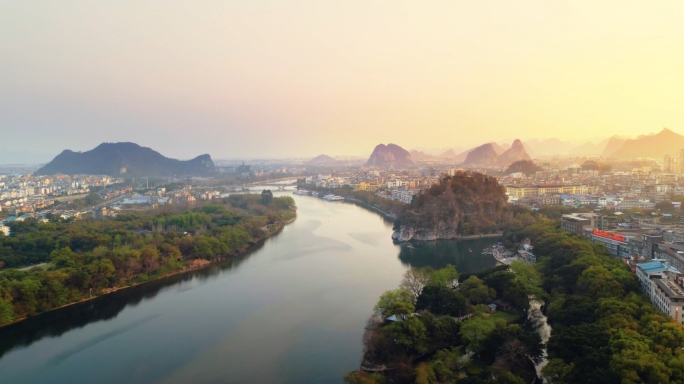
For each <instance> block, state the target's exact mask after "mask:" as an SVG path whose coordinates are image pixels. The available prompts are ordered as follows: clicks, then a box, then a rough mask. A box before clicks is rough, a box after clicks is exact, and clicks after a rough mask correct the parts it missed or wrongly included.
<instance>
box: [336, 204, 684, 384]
mask: <svg viewBox="0 0 684 384" xmlns="http://www.w3.org/2000/svg"><path fill="white" fill-rule="evenodd" d="M528 213H529V214H530V215H531V217H532V218H534V219H535V220H536V221H537V223H536V224H532V225H529V226H527V227H525V228H523V229H517V230H510V231H507V233H506V236H505V237H504V244H505V245H506V246H507V247H508V248H510V249H515V248H514V246H515V244H517V243H520V242H522V241H524V240H526V239H529V240H530V241H531V243H532V245H533V246H534V253H535V254H536V256H537V264H526V263H525V262H524V261H521V260H517V261H514V262H513V263H512V264H511V266H510V270H509V267H507V266H499V267H495V268H492V269H489V270H485V271H481V272H478V273H476V274H474V275H471V276H467V278H466V276H461V277H460V278H459V281H460V282H461V284H460V286H459V287H457V289H454V288H453V287H452V285H451V284H449V281H450V279H453V277H454V276H457V273H456V272H457V271H456V270H455V269H453V268H451V269H446V270H440V271H429V270H424V269H423V270H415V269H413V270H410V271H408V272H407V273H406V275H405V278H404V280H403V281H402V284H401V286H400V287H399V289H396V290H393V291H388V292H385V293H384V294H383V295H382V296H381V297H380V300H379V301H378V304H377V305H376V307H375V315H374V316H373V317H371V319H369V321H368V323H367V324H366V328H365V329H366V334H365V335H364V347H365V348H364V358H363V362H362V366H363V367H365V369H368V368H369V367H370V368H372V369H375V370H376V371H381V372H372V373H371V372H368V371H365V370H360V371H356V372H352V373H350V374H348V375H347V376H345V381H346V382H347V383H349V384H388V383H395V384H413V383H431V384H437V383H456V384H495V383H497V384H501V383H506V384H524V383H531V382H540V381H533V380H535V376H536V372H535V369H534V367H532V362H534V363H541V362H542V361H543V360H544V356H543V353H542V352H543V350H544V348H546V351H547V353H548V358H549V359H548V364H547V365H546V366H545V367H544V368H543V369H542V376H543V378H544V379H545V382H547V383H552V384H576V383H582V384H637V383H653V384H656V383H658V384H660V383H663V384H665V383H672V384H681V383H684V350H682V348H683V347H684V327H683V326H682V325H681V324H678V323H677V322H676V321H675V320H674V319H672V318H671V317H669V316H668V315H666V314H663V313H661V312H659V311H657V310H656V309H655V308H654V307H653V305H652V304H651V303H650V302H649V300H648V297H646V296H645V295H644V294H643V293H642V292H641V290H640V288H639V281H638V279H637V277H636V276H635V275H634V274H633V273H632V272H631V270H630V269H629V267H628V266H627V265H626V264H625V263H623V262H622V261H621V260H620V259H619V258H616V257H613V256H612V255H611V254H610V252H608V250H607V249H606V248H605V246H604V245H603V244H600V243H592V242H591V241H590V240H589V239H588V238H586V237H584V236H580V235H575V234H570V233H567V232H563V231H561V230H560V229H559V226H558V222H557V221H551V220H548V219H546V218H544V217H543V215H541V214H539V213H535V212H528ZM482 257H487V255H482ZM445 276H446V278H445ZM494 298H499V299H503V300H505V301H506V304H510V305H511V306H512V308H511V309H505V308H501V306H500V305H503V303H502V302H501V301H499V303H500V305H497V309H496V311H495V312H494V311H492V310H491V309H490V308H489V307H488V306H486V305H485V304H488V303H491V302H492V300H494ZM530 298H532V299H535V300H541V301H544V302H545V303H546V305H545V306H544V307H543V309H544V311H545V314H546V316H548V324H549V325H550V326H551V328H552V329H551V334H550V338H549V339H548V341H547V342H546V343H544V342H543V340H542V339H541V337H540V335H539V334H538V333H537V332H536V331H535V329H534V328H533V327H529V326H526V324H525V322H524V319H525V317H526V314H527V313H529V312H530V308H531V306H530ZM392 315H394V318H391V319H389V320H388V317H390V316H392ZM393 319H396V321H392V320H393Z"/></svg>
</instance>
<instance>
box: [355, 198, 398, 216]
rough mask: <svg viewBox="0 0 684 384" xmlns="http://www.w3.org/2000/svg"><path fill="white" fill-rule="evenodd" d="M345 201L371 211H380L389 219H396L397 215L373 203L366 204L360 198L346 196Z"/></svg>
mask: <svg viewBox="0 0 684 384" xmlns="http://www.w3.org/2000/svg"><path fill="white" fill-rule="evenodd" d="M345 201H349V202H351V203H352V204H354V205H358V206H359V207H362V208H366V209H369V210H371V211H375V212H377V213H380V214H381V215H382V216H384V217H385V218H387V219H390V220H396V218H397V216H396V215H394V214H391V213H389V212H385V211H383V210H382V209H380V208H378V207H376V206H373V205H371V204H368V203H366V202H364V201H361V200H357V199H355V198H353V197H347V198H346V199H345Z"/></svg>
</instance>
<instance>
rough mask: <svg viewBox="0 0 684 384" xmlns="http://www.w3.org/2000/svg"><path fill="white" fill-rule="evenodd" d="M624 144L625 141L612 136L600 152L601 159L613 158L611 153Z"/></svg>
mask: <svg viewBox="0 0 684 384" xmlns="http://www.w3.org/2000/svg"><path fill="white" fill-rule="evenodd" d="M623 144H625V139H623V138H621V137H619V136H613V137H611V138H610V139H608V143H607V144H606V147H605V148H604V149H603V152H601V157H611V156H613V153H615V152H616V151H617V150H618V149H620V147H622V145H623Z"/></svg>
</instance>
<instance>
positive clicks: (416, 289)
mask: <svg viewBox="0 0 684 384" xmlns="http://www.w3.org/2000/svg"><path fill="white" fill-rule="evenodd" d="M431 277H432V270H431V269H429V268H420V269H419V268H411V269H409V270H408V271H406V273H404V278H403V279H402V280H401V285H400V287H402V288H404V289H406V290H407V291H409V292H411V294H412V295H413V297H414V299H413V303H414V304H415V302H416V300H418V296H420V294H421V293H422V292H423V288H425V286H426V285H428V283H429V282H430V278H431Z"/></svg>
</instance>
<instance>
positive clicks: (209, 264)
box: [0, 213, 297, 329]
mask: <svg viewBox="0 0 684 384" xmlns="http://www.w3.org/2000/svg"><path fill="white" fill-rule="evenodd" d="M296 219H297V215H296V213H295V216H294V217H293V218H292V219H290V220H287V221H285V222H283V223H281V224H279V225H277V226H276V227H275V228H274V229H273V230H271V231H269V232H268V233H267V234H266V235H265V236H264V237H262V238H260V239H258V240H256V241H255V242H254V243H253V244H250V245H247V246H245V247H243V248H241V249H240V250H239V251H237V252H236V253H235V254H234V255H231V256H221V257H217V258H215V259H213V260H211V261H210V260H205V259H193V260H204V261H206V263H201V264H198V266H197V267H190V266H186V267H185V268H183V269H179V270H177V271H173V272H169V273H165V274H162V275H159V276H154V277H152V278H150V279H147V280H145V281H139V282H135V283H131V284H128V285H124V286H121V287H114V288H107V289H104V290H102V291H99V292H96V293H95V294H94V295H93V296H91V297H87V298H85V299H81V300H78V301H74V302H71V303H68V304H64V305H62V306H59V307H55V308H52V309H50V310H47V311H45V312H41V313H39V314H37V315H33V316H25V317H22V318H20V319H16V320H15V321H13V322H11V323H6V324H2V325H0V329H1V328H5V327H8V326H11V325H16V324H17V323H21V322H23V321H25V320H27V319H29V318H37V317H40V316H42V315H45V314H49V313H52V312H55V311H58V310H60V309H65V308H68V307H71V306H73V305H77V304H82V303H86V302H89V301H93V300H96V299H99V298H102V297H104V296H107V295H109V294H112V293H115V292H118V291H121V290H124V289H128V288H133V287H137V286H140V285H143V284H147V283H151V282H155V281H159V280H163V279H166V278H169V277H173V276H177V275H182V274H185V273H192V272H196V271H200V270H203V269H206V268H209V267H212V266H214V265H216V264H220V263H223V262H226V261H228V260H233V259H237V258H240V257H242V256H244V255H246V254H248V253H249V252H251V251H252V250H254V249H256V248H258V247H260V246H261V245H262V244H263V243H264V242H265V241H266V240H267V239H269V238H270V237H272V236H274V235H277V234H278V233H280V232H282V230H283V229H284V228H285V226H286V225H288V224H291V223H293V222H294V221H295V220H296ZM189 261H191V260H189ZM189 261H188V262H189Z"/></svg>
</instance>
